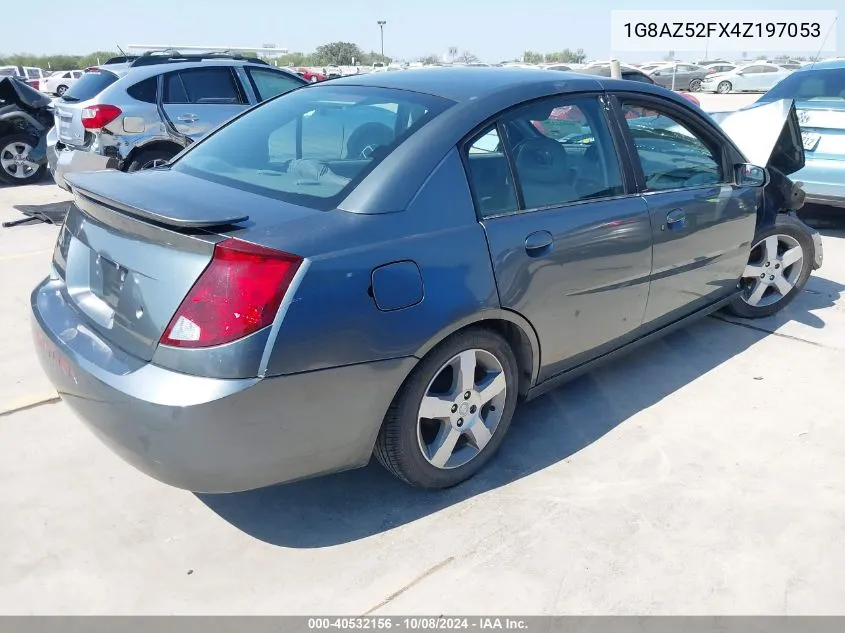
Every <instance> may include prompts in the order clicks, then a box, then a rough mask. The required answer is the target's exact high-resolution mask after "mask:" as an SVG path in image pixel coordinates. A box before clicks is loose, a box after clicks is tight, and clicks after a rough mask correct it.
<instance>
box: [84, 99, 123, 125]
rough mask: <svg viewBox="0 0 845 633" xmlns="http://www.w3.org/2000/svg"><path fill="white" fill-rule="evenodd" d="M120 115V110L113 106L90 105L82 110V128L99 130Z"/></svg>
mask: <svg viewBox="0 0 845 633" xmlns="http://www.w3.org/2000/svg"><path fill="white" fill-rule="evenodd" d="M120 115H121V111H120V108H118V107H117V106H113V105H92V106H88V107H87V108H85V109H84V110H82V127H84V128H85V129H86V130H99V129H100V128H101V127H105V126H107V125H108V124H109V123H111V122H112V121H114V120H115V119H116V118H117V117H119V116H120Z"/></svg>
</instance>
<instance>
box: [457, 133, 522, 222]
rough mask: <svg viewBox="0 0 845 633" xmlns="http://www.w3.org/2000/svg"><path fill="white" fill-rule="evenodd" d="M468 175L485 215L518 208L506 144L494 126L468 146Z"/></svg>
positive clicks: (476, 198)
mask: <svg viewBox="0 0 845 633" xmlns="http://www.w3.org/2000/svg"><path fill="white" fill-rule="evenodd" d="M465 151H466V155H465V162H466V166H467V175H468V176H469V182H470V185H471V187H472V194H473V196H474V197H475V204H476V207H477V208H478V212H479V214H480V215H481V217H490V216H492V215H498V214H501V213H510V212H512V211H516V209H517V203H516V188H515V187H514V183H513V177H512V175H511V170H510V165H509V164H508V159H507V156H506V155H505V150H504V144H503V143H502V140H501V138H500V137H499V130H498V128H497V127H496V126H495V125H493V126H491V127H489V128H487V129H486V130H484V131H482V132H481V133H480V134H478V135H477V136H476V137H475V138H474V139H472V140H470V142H469V143H468V144H467V146H466V149H465Z"/></svg>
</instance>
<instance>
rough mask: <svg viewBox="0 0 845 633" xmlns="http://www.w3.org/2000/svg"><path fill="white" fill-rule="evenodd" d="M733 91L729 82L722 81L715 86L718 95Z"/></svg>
mask: <svg viewBox="0 0 845 633" xmlns="http://www.w3.org/2000/svg"><path fill="white" fill-rule="evenodd" d="M732 89H733V86H732V85H731V82H729V81H723V82H721V83H720V84H719V85H718V86H716V92H718V93H719V94H727V93H729V92H730V91H731V90H732Z"/></svg>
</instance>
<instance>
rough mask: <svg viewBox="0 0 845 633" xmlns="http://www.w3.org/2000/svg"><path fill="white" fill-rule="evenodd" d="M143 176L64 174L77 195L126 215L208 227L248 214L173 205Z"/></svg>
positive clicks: (178, 225) (173, 224)
mask: <svg viewBox="0 0 845 633" xmlns="http://www.w3.org/2000/svg"><path fill="white" fill-rule="evenodd" d="M142 180H143V179H141V178H133V177H131V176H130V175H129V174H127V173H124V172H122V171H114V170H105V171H95V172H83V173H71V174H67V175H65V181H66V182H67V183H68V184H69V185H70V187H71V189H72V190H73V193H74V195H79V196H83V197H85V198H88V199H89V200H92V201H93V202H96V203H97V204H100V205H103V206H106V207H109V208H111V209H114V210H116V211H118V212H120V213H123V214H125V215H129V216H133V217H136V218H140V219H143V220H147V221H150V222H154V223H156V224H160V225H164V226H169V227H173V228H177V229H207V228H211V227H219V226H227V225H230V224H237V223H238V222H243V221H245V220H248V219H249V215H247V214H245V213H243V212H238V211H234V210H232V211H228V210H224V209H220V208H215V207H214V206H213V205H202V206H201V205H198V204H196V203H191V204H185V205H180V206H174V205H173V199H172V198H164V197H163V196H159V195H157V194H156V192H155V190H153V189H150V188H149V187H147V186H145V184H144V183H143V182H141V181H142Z"/></svg>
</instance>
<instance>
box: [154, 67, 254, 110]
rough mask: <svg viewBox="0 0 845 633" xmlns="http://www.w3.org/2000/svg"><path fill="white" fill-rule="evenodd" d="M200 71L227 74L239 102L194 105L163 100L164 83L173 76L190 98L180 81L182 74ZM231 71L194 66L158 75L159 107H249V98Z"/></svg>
mask: <svg viewBox="0 0 845 633" xmlns="http://www.w3.org/2000/svg"><path fill="white" fill-rule="evenodd" d="M200 70H222V71H224V72H226V73H228V74H229V80H230V81H231V82H232V85H233V86H234V88H235V94H236V95H237V97H238V99H239V101H237V102H236V103H195V102H193V101H190V100H189V101H186V102H180V103H168V102H166V101H165V100H164V91H165V88H166V82H167V80H168V78H169V77H171V76H173V75H177V76H178V77H179V83H181V84H182V90H184V91H185V97H186V98H188V99H190V96H189V95H188V89H187V88H186V87H185V82H184V81H183V80H182V73H191V72H196V71H200ZM233 71H234V68H233V67H232V66H196V67H191V68H182V69H181V70H172V71H170V72H167V73H162V74H161V75H160V76H161V78H162V81H161V98H160V101H161V105H163V106H186V105H189V106H237V105H241V106H249V105H252V104H251V103H250V102H249V97H247V95H246V92H245V91H244V89H243V86H241V82H240V81H239V80H238V77H237V75H236V73H235V72H233Z"/></svg>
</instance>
